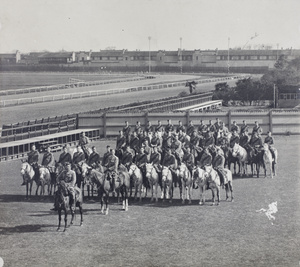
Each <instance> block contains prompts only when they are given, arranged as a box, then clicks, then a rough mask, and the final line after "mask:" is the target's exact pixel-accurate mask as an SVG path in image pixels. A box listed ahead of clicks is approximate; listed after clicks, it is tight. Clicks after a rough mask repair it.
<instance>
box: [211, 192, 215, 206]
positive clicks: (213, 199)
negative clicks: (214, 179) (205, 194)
mask: <svg viewBox="0 0 300 267" xmlns="http://www.w3.org/2000/svg"><path fill="white" fill-rule="evenodd" d="M211 193H212V200H211V201H212V206H214V205H215V191H214V189H212V188H211Z"/></svg>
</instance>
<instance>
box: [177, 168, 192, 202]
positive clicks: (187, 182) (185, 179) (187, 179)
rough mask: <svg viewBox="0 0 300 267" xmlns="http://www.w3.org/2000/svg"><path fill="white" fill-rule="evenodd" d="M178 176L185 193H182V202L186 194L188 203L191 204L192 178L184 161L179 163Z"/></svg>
mask: <svg viewBox="0 0 300 267" xmlns="http://www.w3.org/2000/svg"><path fill="white" fill-rule="evenodd" d="M178 177H179V178H180V179H181V185H182V187H184V188H185V194H184V193H183V194H182V204H184V203H185V195H186V199H187V200H188V201H189V204H191V203H192V200H191V189H192V185H193V179H192V175H191V172H190V171H189V169H188V167H187V166H186V165H185V164H184V163H181V164H180V165H179V174H178ZM183 192H184V191H183Z"/></svg>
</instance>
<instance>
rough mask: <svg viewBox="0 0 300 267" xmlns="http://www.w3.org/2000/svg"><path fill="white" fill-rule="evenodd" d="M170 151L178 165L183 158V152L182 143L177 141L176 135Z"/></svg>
mask: <svg viewBox="0 0 300 267" xmlns="http://www.w3.org/2000/svg"><path fill="white" fill-rule="evenodd" d="M171 151H172V154H173V155H174V156H175V158H176V159H177V162H178V164H180V162H181V160H182V157H183V151H182V143H181V142H180V141H179V140H178V134H177V133H176V134H175V135H174V140H173V142H172V144H171Z"/></svg>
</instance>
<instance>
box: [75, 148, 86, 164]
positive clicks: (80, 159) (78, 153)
mask: <svg viewBox="0 0 300 267" xmlns="http://www.w3.org/2000/svg"><path fill="white" fill-rule="evenodd" d="M84 160H85V156H84V153H83V151H82V148H81V146H79V145H78V146H77V151H76V152H75V153H74V155H73V164H75V165H78V164H80V163H81V162H83V161H84Z"/></svg>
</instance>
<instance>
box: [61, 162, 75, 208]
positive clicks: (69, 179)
mask: <svg viewBox="0 0 300 267" xmlns="http://www.w3.org/2000/svg"><path fill="white" fill-rule="evenodd" d="M66 168H67V170H66V173H65V175H64V176H63V177H64V181H65V183H66V186H67V189H68V193H69V195H70V208H71V209H72V210H75V204H76V203H75V201H76V199H75V189H74V187H75V184H76V173H75V171H73V170H71V163H66Z"/></svg>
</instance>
